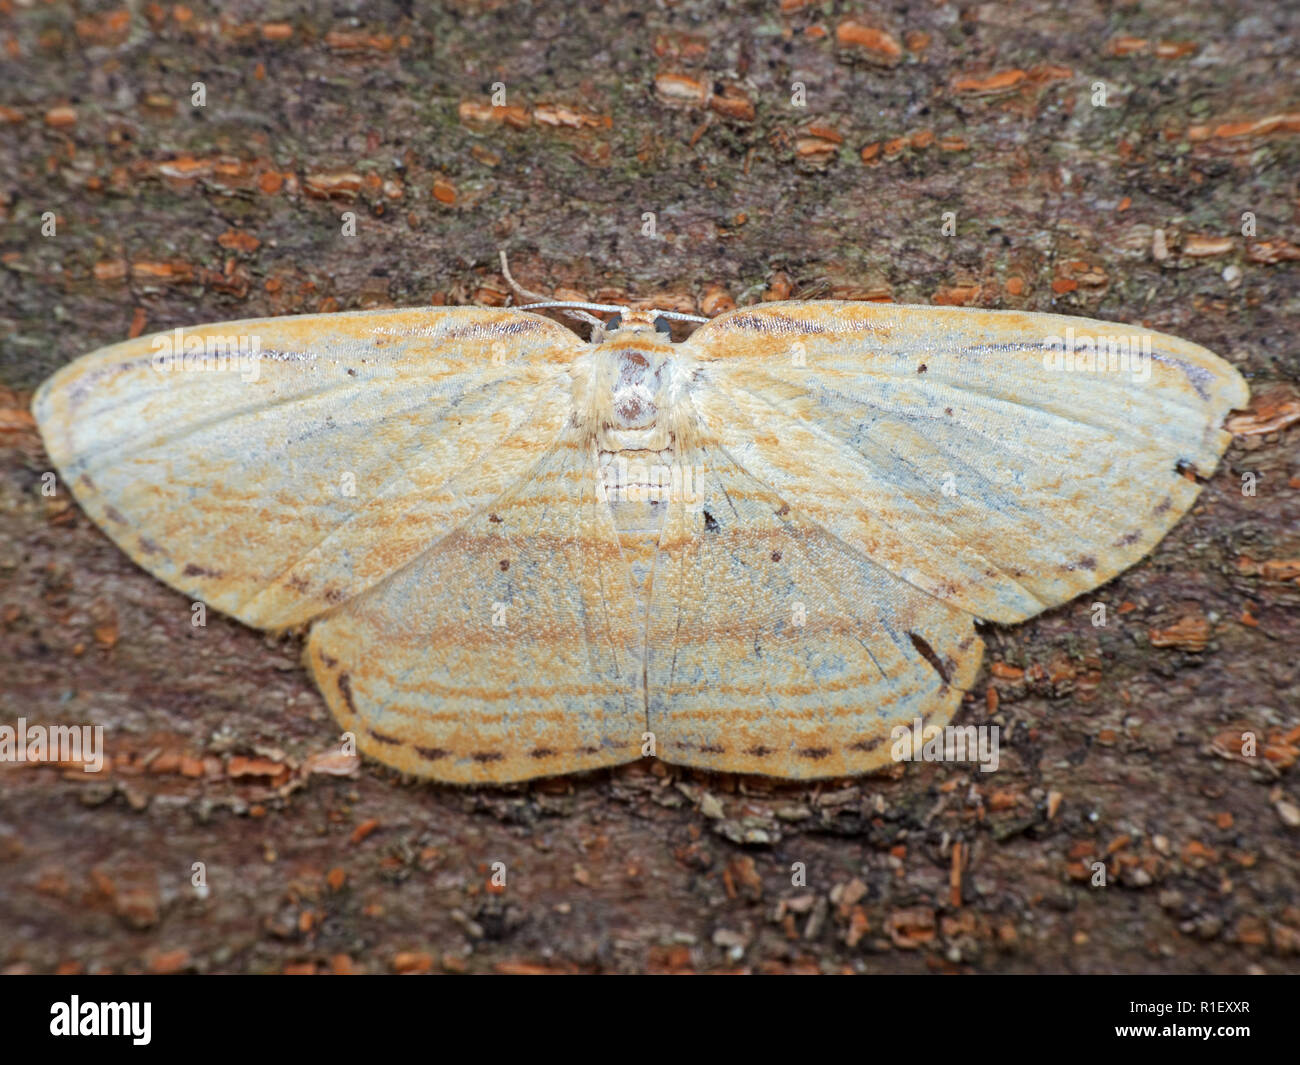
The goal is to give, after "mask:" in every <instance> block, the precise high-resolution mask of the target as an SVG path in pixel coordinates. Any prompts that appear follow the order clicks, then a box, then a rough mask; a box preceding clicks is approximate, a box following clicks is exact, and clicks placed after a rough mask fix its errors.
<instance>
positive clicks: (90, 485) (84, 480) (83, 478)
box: [77, 473, 95, 492]
mask: <svg viewBox="0 0 1300 1065" xmlns="http://www.w3.org/2000/svg"><path fill="white" fill-rule="evenodd" d="M77 480H78V481H80V482H81V483H82V484H84V485H85V486H86V487H87V488H89V489H90V490H91V491H92V492H93V491H94V490H95V482H94V481H92V480H91V479H90V474H88V473H83V474H82V475H81V476H80V477H78V478H77Z"/></svg>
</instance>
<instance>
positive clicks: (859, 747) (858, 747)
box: [849, 740, 885, 754]
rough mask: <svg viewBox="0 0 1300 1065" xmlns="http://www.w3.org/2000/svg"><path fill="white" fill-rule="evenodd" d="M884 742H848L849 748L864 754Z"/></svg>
mask: <svg viewBox="0 0 1300 1065" xmlns="http://www.w3.org/2000/svg"><path fill="white" fill-rule="evenodd" d="M884 742H885V741H884V740H858V742H857V743H852V744H849V750H850V751H862V752H863V753H864V754H870V753H871V752H872V751H874V750H875V749H876V748H877V747H879V746H880V745H881V744H882V743H884Z"/></svg>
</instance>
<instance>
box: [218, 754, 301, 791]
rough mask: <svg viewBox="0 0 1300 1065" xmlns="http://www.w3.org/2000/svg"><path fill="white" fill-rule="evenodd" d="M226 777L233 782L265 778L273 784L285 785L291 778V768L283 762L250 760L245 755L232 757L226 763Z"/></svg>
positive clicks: (264, 759)
mask: <svg viewBox="0 0 1300 1065" xmlns="http://www.w3.org/2000/svg"><path fill="white" fill-rule="evenodd" d="M226 776H228V777H230V779H231V780H239V779H241V778H244V777H264V778H266V779H267V780H268V781H270V782H271V783H272V784H279V783H283V782H284V781H285V780H286V779H287V778H288V776H289V767H288V766H287V765H285V764H284V763H283V762H273V761H272V760H271V759H269V758H248V757H245V756H244V755H239V754H236V755H232V756H231V758H230V761H229V762H227V763H226Z"/></svg>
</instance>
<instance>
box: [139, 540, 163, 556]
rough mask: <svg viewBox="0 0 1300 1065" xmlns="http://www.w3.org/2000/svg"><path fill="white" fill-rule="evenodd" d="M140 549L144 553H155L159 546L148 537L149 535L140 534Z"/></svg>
mask: <svg viewBox="0 0 1300 1065" xmlns="http://www.w3.org/2000/svg"><path fill="white" fill-rule="evenodd" d="M140 550H141V551H143V552H144V553H145V554H146V555H156V554H157V553H158V550H159V548H158V545H157V544H156V543H154V542H153V541H152V540H150V539H149V537H147V536H142V537H140Z"/></svg>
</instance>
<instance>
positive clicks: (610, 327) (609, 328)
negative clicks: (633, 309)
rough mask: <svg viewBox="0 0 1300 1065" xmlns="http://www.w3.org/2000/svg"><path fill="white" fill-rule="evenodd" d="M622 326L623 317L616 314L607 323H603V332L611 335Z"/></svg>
mask: <svg viewBox="0 0 1300 1065" xmlns="http://www.w3.org/2000/svg"><path fill="white" fill-rule="evenodd" d="M622 324H623V316H622V315H621V314H616V315H614V317H613V318H611V319H610V320H609V321H608V322H606V323H605V332H606V333H612V332H613V331H614V330H615V329H617V328H618V327H619V326H620V325H622Z"/></svg>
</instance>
